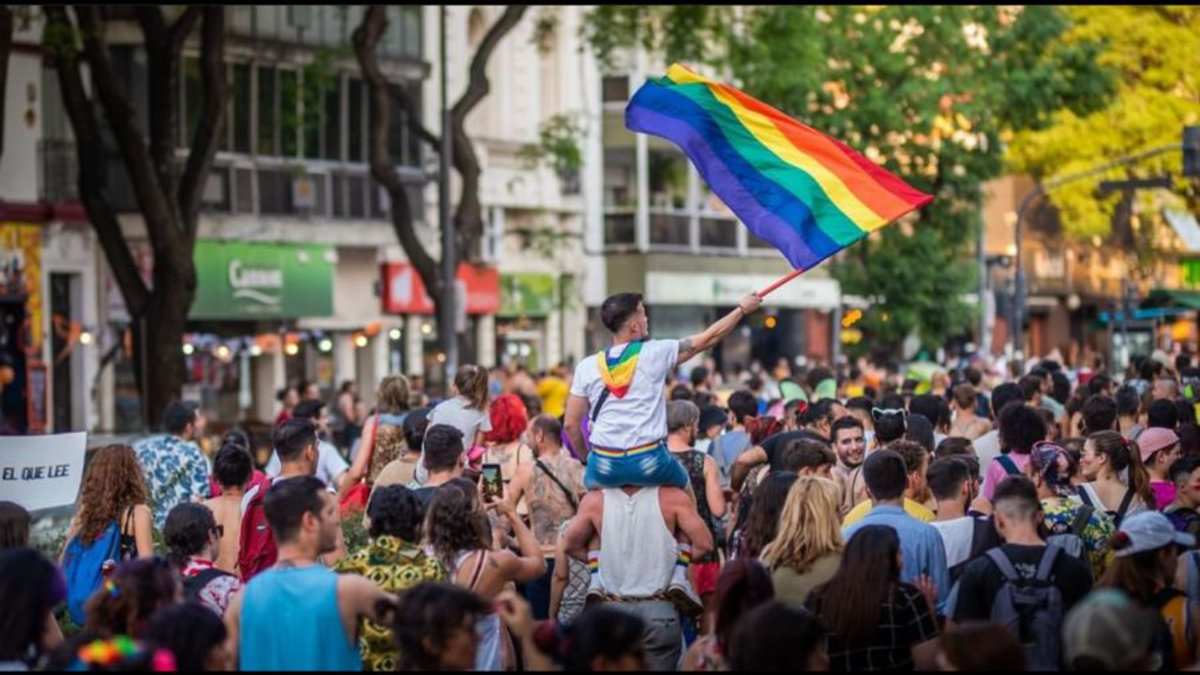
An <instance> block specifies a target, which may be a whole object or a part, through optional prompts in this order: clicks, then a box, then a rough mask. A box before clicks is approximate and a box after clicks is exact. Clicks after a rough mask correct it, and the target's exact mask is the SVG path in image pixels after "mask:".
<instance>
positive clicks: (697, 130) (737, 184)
mask: <svg viewBox="0 0 1200 675" xmlns="http://www.w3.org/2000/svg"><path fill="white" fill-rule="evenodd" d="M625 126H626V127H628V128H629V129H630V130H631V131H640V132H642V133H647V134H653V135H655V136H661V137H662V138H665V139H667V140H669V141H671V142H672V143H674V144H676V145H678V146H679V147H680V148H681V149H682V150H683V151H684V152H685V153H687V156H688V157H689V158H691V160H692V162H693V163H695V165H696V168H697V169H698V170H699V171H700V175H701V176H703V177H704V180H705V181H707V182H708V184H709V186H710V187H711V188H712V190H713V192H715V193H716V195H717V196H718V197H720V198H721V201H723V202H725V204H726V205H727V206H729V208H730V209H732V210H733V212H734V213H735V214H737V216H738V218H740V219H741V221H742V222H743V223H745V224H746V227H748V228H750V231H751V232H753V233H754V234H755V235H757V236H758V237H759V238H760V239H762V240H764V241H767V242H769V243H771V244H772V245H774V246H775V248H777V249H779V251H780V253H782V254H783V256H784V257H785V258H787V260H788V262H789V263H791V264H792V267H794V268H796V269H809V268H812V267H814V266H816V265H817V264H818V263H820V262H821V261H822V260H824V259H826V258H828V257H829V256H831V255H833V254H834V253H837V252H838V251H840V250H842V249H843V248H845V247H847V246H849V245H851V244H853V243H854V242H856V241H858V240H859V239H862V238H863V237H865V236H867V235H868V234H870V233H871V232H874V231H875V230H878V229H880V228H882V227H883V226H885V225H887V224H888V223H890V222H892V221H894V220H896V219H897V218H899V217H901V216H903V215H904V214H906V213H908V212H910V211H913V210H915V209H919V208H921V207H922V206H925V205H926V204H928V203H929V202H931V201H933V197H932V196H931V195H927V194H924V193H922V192H919V191H918V190H916V189H914V188H913V187H912V186H911V185H909V184H908V183H905V182H904V181H903V180H901V179H900V178H898V177H896V176H894V175H892V174H890V173H888V172H887V171H884V170H883V169H882V168H880V167H879V166H878V165H876V164H875V163H874V162H872V161H870V160H868V159H867V158H865V157H863V156H862V155H860V154H858V153H857V152H855V151H854V150H852V149H851V148H850V146H848V145H846V144H845V143H842V142H841V141H839V140H837V139H835V138H832V137H830V136H827V135H825V134H823V133H821V132H819V131H817V130H816V129H813V128H812V127H809V126H807V125H804V124H801V123H800V122H797V121H796V120H794V119H792V118H790V117H788V116H787V115H784V114H783V113H782V112H780V111H778V110H776V109H775V108H772V107H771V106H769V105H767V104H765V103H763V102H762V101H759V100H757V99H755V98H753V97H751V96H747V95H746V94H745V93H744V92H742V91H739V90H737V89H735V88H733V87H730V86H729V85H726V84H721V83H720V82H715V81H713V80H710V79H708V78H705V77H702V76H700V75H697V74H696V73H693V72H692V71H690V70H688V69H687V68H685V67H683V66H681V65H679V64H675V65H673V66H671V68H670V70H668V71H667V75H666V77H662V78H658V79H650V80H648V81H647V82H646V84H644V85H642V88H641V89H639V90H638V91H637V93H636V94H634V96H633V98H632V99H631V100H630V101H629V105H628V106H627V107H626V108H625Z"/></svg>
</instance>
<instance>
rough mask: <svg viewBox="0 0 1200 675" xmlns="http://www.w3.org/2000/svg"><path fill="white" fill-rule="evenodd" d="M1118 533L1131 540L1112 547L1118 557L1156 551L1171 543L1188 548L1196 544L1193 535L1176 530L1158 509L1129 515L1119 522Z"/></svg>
mask: <svg viewBox="0 0 1200 675" xmlns="http://www.w3.org/2000/svg"><path fill="white" fill-rule="evenodd" d="M1118 534H1124V535H1125V536H1126V537H1128V538H1129V541H1130V542H1132V543H1131V544H1130V545H1129V546H1126V547H1124V548H1120V549H1116V547H1115V546H1114V547H1113V548H1114V549H1116V556H1117V557H1118V558H1124V557H1126V556H1131V555H1134V554H1135V553H1142V552H1144V551H1157V550H1158V549H1160V548H1163V547H1164V546H1169V545H1171V544H1178V545H1180V546H1186V547H1188V548H1191V547H1192V546H1195V545H1196V538H1195V537H1193V536H1192V535H1190V534H1188V533H1186V532H1179V531H1178V530H1176V529H1175V526H1174V525H1172V524H1171V521H1170V520H1168V519H1167V517H1166V516H1164V515H1163V514H1161V513H1159V512H1158V511H1143V512H1142V513H1139V514H1137V515H1135V516H1129V517H1128V518H1126V519H1125V520H1124V522H1122V523H1121V529H1120V530H1118Z"/></svg>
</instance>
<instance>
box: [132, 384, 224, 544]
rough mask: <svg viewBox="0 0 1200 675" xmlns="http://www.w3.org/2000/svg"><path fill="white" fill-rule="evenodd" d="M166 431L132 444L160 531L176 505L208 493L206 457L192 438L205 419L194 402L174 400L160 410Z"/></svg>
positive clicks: (194, 437)
mask: <svg viewBox="0 0 1200 675" xmlns="http://www.w3.org/2000/svg"><path fill="white" fill-rule="evenodd" d="M162 421H163V428H164V429H165V430H166V432H167V433H166V434H165V435H163V436H155V437H153V438H148V439H145V440H143V441H140V442H138V443H136V444H134V446H133V451H134V453H136V454H137V458H138V463H140V464H141V465H142V470H143V471H144V472H145V474H146V485H147V488H148V489H147V491H148V492H149V497H150V506H151V508H153V509H154V527H155V528H157V529H158V530H159V531H162V528H163V526H164V525H165V524H166V522H167V514H168V513H169V512H170V511H171V509H172V508H174V507H175V506H176V505H177V504H186V503H188V502H192V501H196V500H197V499H208V498H209V497H211V496H212V493H211V491H210V487H209V481H208V459H206V458H205V457H204V453H203V452H201V450H200V448H199V446H197V445H196V442H195V441H196V439H197V438H199V437H200V436H201V435H202V434H203V433H204V427H205V424H206V422H207V420H205V418H204V415H203V414H202V413H201V412H200V405H199V404H197V403H195V402H194V401H175V402H173V403H171V404H170V405H168V406H167V409H166V410H164V411H163V420H162Z"/></svg>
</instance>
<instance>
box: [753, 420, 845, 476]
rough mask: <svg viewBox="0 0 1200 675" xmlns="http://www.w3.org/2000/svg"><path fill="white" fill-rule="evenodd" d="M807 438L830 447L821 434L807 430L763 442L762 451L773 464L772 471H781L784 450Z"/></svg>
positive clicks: (783, 434)
mask: <svg viewBox="0 0 1200 675" xmlns="http://www.w3.org/2000/svg"><path fill="white" fill-rule="evenodd" d="M801 438H807V439H810V440H814V441H820V442H822V443H824V444H825V445H829V439H828V438H825V437H824V436H822V435H820V434H814V433H813V432H811V431H808V430H806V429H800V430H799V431H787V432H784V433H782V434H775V435H774V436H772V437H770V438H768V439H767V440H765V441H763V444H762V449H763V451H765V452H766V453H767V461H768V462H770V464H771V471H779V470H781V469H782V467H781V466H780V463H781V462H783V449H784V448H786V447H787V446H788V443H791V442H792V441H795V440H798V439H801Z"/></svg>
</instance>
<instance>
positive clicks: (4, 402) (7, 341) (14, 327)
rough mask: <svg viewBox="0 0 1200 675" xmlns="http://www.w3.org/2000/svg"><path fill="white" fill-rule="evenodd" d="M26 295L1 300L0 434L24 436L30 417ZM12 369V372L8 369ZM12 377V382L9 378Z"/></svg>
mask: <svg viewBox="0 0 1200 675" xmlns="http://www.w3.org/2000/svg"><path fill="white" fill-rule="evenodd" d="M25 301H26V298H25V296H3V297H0V385H3V391H2V392H0V434H4V435H13V434H25V433H28V431H29V415H28V406H27V403H28V401H27V399H26V392H25V384H26V379H27V371H26V368H25V354H24V351H23V346H24V344H25V341H24V339H23V333H24V331H25V321H26V312H25ZM10 368H11V371H10V370H9V369H10ZM10 377H11V379H10Z"/></svg>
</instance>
